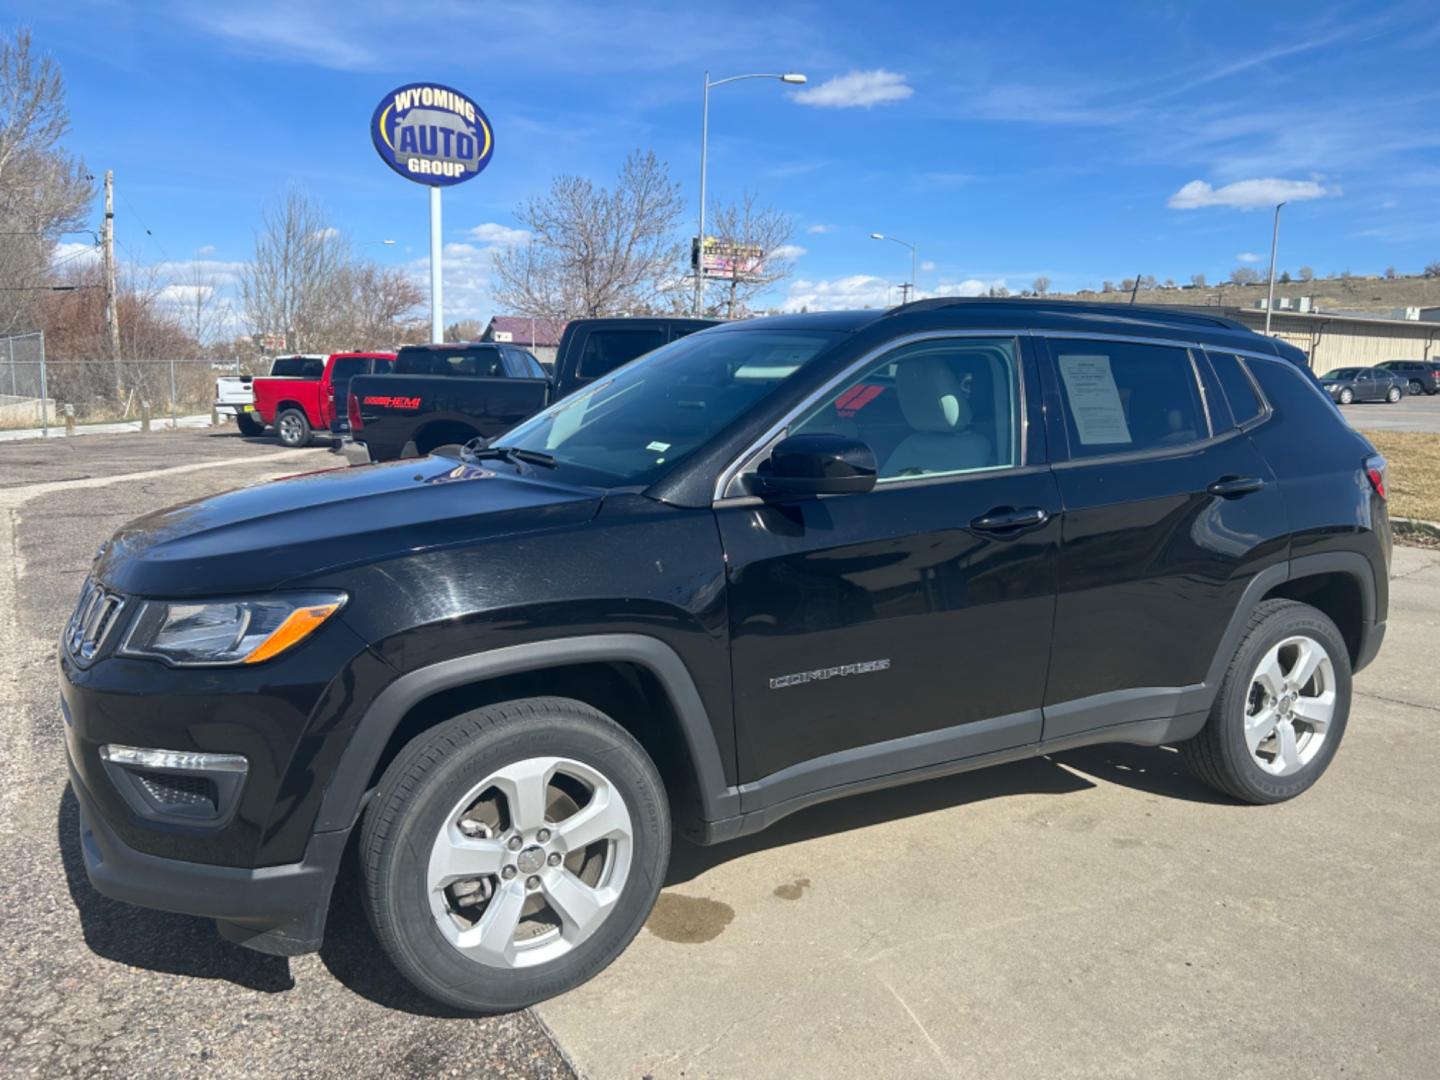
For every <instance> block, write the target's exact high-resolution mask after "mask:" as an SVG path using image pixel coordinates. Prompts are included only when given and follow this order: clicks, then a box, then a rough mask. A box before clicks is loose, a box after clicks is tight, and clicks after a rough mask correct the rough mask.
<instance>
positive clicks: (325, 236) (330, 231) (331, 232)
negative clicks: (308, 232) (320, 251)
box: [315, 225, 340, 240]
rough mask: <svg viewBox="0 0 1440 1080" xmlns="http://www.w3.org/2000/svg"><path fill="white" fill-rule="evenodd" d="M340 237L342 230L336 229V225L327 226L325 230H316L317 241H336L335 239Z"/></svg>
mask: <svg viewBox="0 0 1440 1080" xmlns="http://www.w3.org/2000/svg"><path fill="white" fill-rule="evenodd" d="M339 235H340V230H339V229H337V228H335V226H334V225H327V226H325V228H323V229H316V230H315V239H316V240H334V239H335V238H336V237H338V236H339Z"/></svg>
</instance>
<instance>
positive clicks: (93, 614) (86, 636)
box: [65, 578, 125, 662]
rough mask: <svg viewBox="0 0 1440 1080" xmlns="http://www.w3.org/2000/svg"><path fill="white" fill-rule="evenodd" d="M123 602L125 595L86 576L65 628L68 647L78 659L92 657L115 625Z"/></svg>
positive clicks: (70, 652) (123, 604) (66, 647)
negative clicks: (121, 595)
mask: <svg viewBox="0 0 1440 1080" xmlns="http://www.w3.org/2000/svg"><path fill="white" fill-rule="evenodd" d="M124 606H125V601H124V598H123V597H120V596H117V595H116V594H115V593H112V592H109V591H107V590H106V589H105V587H104V586H102V585H101V584H100V583H99V582H97V581H95V580H94V579H93V578H86V580H85V585H84V587H83V588H81V590H80V600H79V603H77V604H76V605H75V613H74V614H73V615H71V616H70V623H69V625H68V626H67V627H66V629H65V651H66V652H68V653H69V654H70V656H71V657H72V658H73V659H74V660H76V661H81V662H83V661H88V660H91V659H93V658H94V656H95V654H96V652H98V651H99V649H100V647H101V646H102V645H103V644H105V638H106V637H107V635H108V634H109V633H110V631H111V630H112V629H114V627H115V625H116V622H117V616H118V615H119V614H120V609H121V608H123V607H124Z"/></svg>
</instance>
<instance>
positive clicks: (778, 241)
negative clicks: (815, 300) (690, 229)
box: [706, 191, 913, 319]
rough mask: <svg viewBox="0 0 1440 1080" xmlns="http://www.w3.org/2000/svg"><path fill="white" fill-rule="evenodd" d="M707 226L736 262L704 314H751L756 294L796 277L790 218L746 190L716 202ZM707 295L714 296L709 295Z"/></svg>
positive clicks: (793, 228)
mask: <svg viewBox="0 0 1440 1080" xmlns="http://www.w3.org/2000/svg"><path fill="white" fill-rule="evenodd" d="M710 221H711V223H712V224H711V229H712V230H713V235H714V236H715V237H716V238H717V239H718V240H719V241H720V242H721V243H722V244H727V245H729V246H730V247H731V250H733V251H735V252H736V253H737V256H738V257H737V258H736V262H735V266H734V272H733V273H732V275H731V277H730V279H729V280H728V281H726V282H724V287H723V289H718V290H715V292H716V293H718V294H719V296H717V297H716V299H715V300H714V301H713V302H712V304H711V307H710V311H709V312H707V313H709V314H721V313H722V312H723V314H724V316H725V317H726V318H727V319H737V318H742V317H744V316H746V315H748V314H749V313H750V308H749V302H750V301H751V300H753V299H754V298H755V296H756V295H757V294H758V293H760V292H762V291H763V290H765V289H767V288H769V287H770V286H771V285H773V284H775V283H776V282H777V281H783V280H785V278H787V277H789V276H790V275H791V274H792V273H793V272H794V270H795V257H794V253H793V251H792V245H791V244H790V238H791V237H792V236H793V235H794V234H795V222H794V219H792V218H791V217H790V215H789V214H786V213H783V212H782V211H780V210H776V209H775V208H774V207H769V206H764V205H762V204H761V202H760V198H759V196H758V195H756V194H755V193H754V192H750V191H747V192H745V194H744V195H742V196H741V197H740V198H739V199H738V200H737V201H735V202H732V203H716V204H715V205H714V207H712V208H711V211H710ZM751 253H753V257H752V254H751ZM912 288H913V286H912ZM706 295H707V296H712V295H714V294H712V293H710V292H708V291H707V293H706Z"/></svg>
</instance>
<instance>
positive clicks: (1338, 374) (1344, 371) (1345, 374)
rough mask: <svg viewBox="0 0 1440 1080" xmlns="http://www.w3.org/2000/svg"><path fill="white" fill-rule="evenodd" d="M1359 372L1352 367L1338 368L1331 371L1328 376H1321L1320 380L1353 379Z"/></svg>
mask: <svg viewBox="0 0 1440 1080" xmlns="http://www.w3.org/2000/svg"><path fill="white" fill-rule="evenodd" d="M1359 370H1360V369H1359V368H1353V367H1347V368H1339V369H1338V370H1336V371H1332V372H1330V373H1329V374H1326V375H1322V376H1321V378H1322V379H1353V378H1354V377H1355V373H1356V372H1358V371H1359Z"/></svg>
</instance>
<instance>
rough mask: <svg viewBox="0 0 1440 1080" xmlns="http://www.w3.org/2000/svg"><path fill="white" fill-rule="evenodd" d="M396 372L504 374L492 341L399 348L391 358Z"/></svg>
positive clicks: (489, 375) (469, 374) (399, 373)
mask: <svg viewBox="0 0 1440 1080" xmlns="http://www.w3.org/2000/svg"><path fill="white" fill-rule="evenodd" d="M395 373H396V374H397V375H455V376H462V377H467V376H468V377H471V378H475V377H480V378H491V379H503V378H505V365H504V362H503V361H502V360H501V357H500V350H499V349H498V348H496V347H495V346H493V345H486V346H480V347H478V348H473V349H425V348H419V349H402V350H401V351H400V354H399V356H398V357H397V358H396V360H395Z"/></svg>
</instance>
